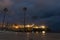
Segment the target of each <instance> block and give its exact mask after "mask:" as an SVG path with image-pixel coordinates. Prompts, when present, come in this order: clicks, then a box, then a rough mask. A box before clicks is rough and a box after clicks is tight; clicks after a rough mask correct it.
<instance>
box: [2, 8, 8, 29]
mask: <svg viewBox="0 0 60 40" xmlns="http://www.w3.org/2000/svg"><path fill="white" fill-rule="evenodd" d="M3 12H4V14H3V21H2V27H3V28H4V27H5V26H4V25H5V18H6V13H7V12H8V9H7V8H4V9H3Z"/></svg>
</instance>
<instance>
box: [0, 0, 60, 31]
mask: <svg viewBox="0 0 60 40" xmlns="http://www.w3.org/2000/svg"><path fill="white" fill-rule="evenodd" d="M12 4H13V5H12ZM0 6H1V7H5V6H9V7H8V9H9V12H8V13H9V14H10V15H8V17H7V20H8V22H9V23H18V24H23V22H24V21H23V19H24V16H23V15H24V11H23V8H24V7H27V11H26V21H27V22H26V23H35V24H46V25H48V26H50V28H51V29H52V30H53V29H54V30H60V27H59V26H60V25H59V24H60V19H59V18H60V0H0ZM33 16H35V19H32V17H33ZM0 18H2V16H1V17H0Z"/></svg>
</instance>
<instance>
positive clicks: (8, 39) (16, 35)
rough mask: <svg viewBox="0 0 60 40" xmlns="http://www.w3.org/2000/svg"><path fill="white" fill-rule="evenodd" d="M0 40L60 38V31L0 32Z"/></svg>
mask: <svg viewBox="0 0 60 40" xmlns="http://www.w3.org/2000/svg"><path fill="white" fill-rule="evenodd" d="M0 40H60V33H46V34H42V33H38V32H36V33H34V32H32V33H29V32H8V31H7V32H0Z"/></svg>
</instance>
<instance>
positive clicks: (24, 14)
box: [23, 7, 27, 28]
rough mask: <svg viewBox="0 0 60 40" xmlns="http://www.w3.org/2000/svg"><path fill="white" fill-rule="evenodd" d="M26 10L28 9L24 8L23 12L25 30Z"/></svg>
mask: <svg viewBox="0 0 60 40" xmlns="http://www.w3.org/2000/svg"><path fill="white" fill-rule="evenodd" d="M26 10H27V8H26V7H24V8H23V11H24V28H25V24H26Z"/></svg>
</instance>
